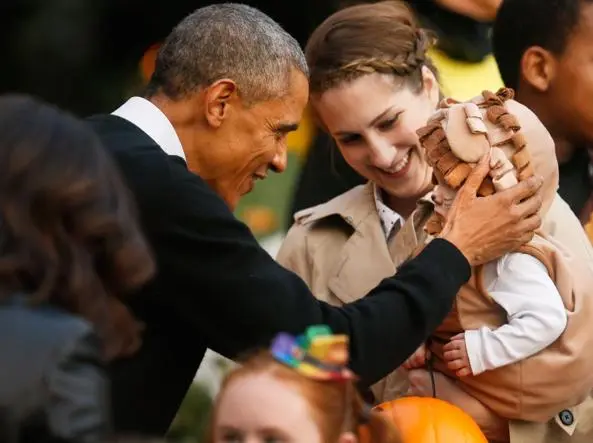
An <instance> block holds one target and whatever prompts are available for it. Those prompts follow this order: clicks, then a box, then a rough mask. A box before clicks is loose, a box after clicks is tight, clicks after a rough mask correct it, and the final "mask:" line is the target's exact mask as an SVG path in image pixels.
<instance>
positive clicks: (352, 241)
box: [277, 183, 593, 443]
mask: <svg viewBox="0 0 593 443" xmlns="http://www.w3.org/2000/svg"><path fill="white" fill-rule="evenodd" d="M422 202H423V204H426V206H427V207H429V205H430V203H429V199H428V196H427V197H425V198H424V199H422ZM414 222H416V223H414ZM417 223H418V224H419V221H418V220H416V221H414V220H408V221H406V223H405V224H404V226H403V227H402V228H401V229H400V230H399V231H398V232H397V233H396V234H395V235H394V236H393V238H391V239H390V242H389V245H388V243H387V242H386V240H385V235H384V233H383V230H382V229H381V223H380V220H379V216H378V214H377V211H376V208H375V202H374V197H373V189H372V185H371V184H370V183H367V184H366V185H361V186H357V187H356V188H353V189H351V190H350V191H348V192H346V193H344V194H342V195H340V196H338V197H336V198H334V199H333V200H330V201H329V202H327V203H324V204H321V205H318V206H315V207H313V208H309V209H305V210H303V211H300V212H299V213H297V214H296V215H295V223H294V225H293V226H292V227H291V228H290V230H289V232H288V234H287V237H286V239H285V241H284V243H283V245H282V247H281V248H280V251H279V252H278V256H277V260H278V261H279V262H280V263H281V264H282V265H283V266H285V267H287V268H288V269H291V270H292V271H294V272H296V273H297V274H298V275H300V276H301V278H303V280H304V281H305V282H306V283H307V284H308V285H309V287H310V288H311V291H312V292H313V294H314V295H315V296H316V297H317V298H318V299H320V300H323V301H326V302H328V303H330V304H333V305H336V306H340V305H343V304H345V303H351V302H353V301H356V300H358V299H360V298H362V297H364V296H365V295H366V294H367V293H368V292H369V291H370V290H371V289H372V288H374V287H375V286H376V285H377V284H378V283H379V282H380V281H381V280H382V279H383V278H386V277H389V276H392V275H393V274H394V273H395V271H396V269H397V267H398V266H400V265H401V264H402V263H403V262H404V261H405V260H406V259H407V258H408V257H409V255H410V254H411V253H412V252H413V251H414V250H415V249H416V247H417V246H418V245H420V244H421V243H422V242H423V240H424V239H423V238H419V237H421V236H422V233H420V234H418V235H417V232H418V231H417V230H416V229H415V225H416V224H417ZM543 231H544V232H545V233H546V234H548V235H550V236H552V237H553V238H554V239H555V240H556V241H558V242H560V243H561V244H563V245H564V247H565V248H567V249H569V250H570V251H571V252H572V253H573V254H574V255H576V256H578V257H581V258H582V260H583V261H585V262H587V263H588V264H589V266H591V268H592V269H593V249H592V248H591V245H590V243H589V240H588V238H587V236H586V234H585V232H584V230H583V229H582V227H581V225H580V223H579V221H578V219H577V218H576V217H575V216H574V214H573V213H572V211H571V210H570V208H569V207H568V205H567V204H566V203H565V202H564V201H563V200H562V199H561V198H560V197H559V196H557V197H556V199H555V200H554V202H553V204H552V206H551V208H550V209H549V210H548V213H547V216H546V218H545V220H544V224H543ZM399 245H402V249H399V250H398V246H399ZM407 387H408V386H407V379H406V376H405V373H404V372H403V370H396V371H394V372H393V373H392V374H390V375H389V376H387V377H386V378H385V379H383V380H381V381H380V382H379V383H377V384H376V385H375V386H373V392H374V394H375V396H376V398H377V400H378V401H387V400H390V399H393V398H396V397H399V396H401V395H403V394H404V393H405V392H406V390H407ZM510 434H511V441H512V443H562V442H568V441H570V442H572V443H591V442H593V398H591V399H589V400H587V401H585V402H584V403H583V404H581V405H579V406H577V407H575V408H571V409H570V410H566V411H562V412H561V413H559V414H558V415H557V416H556V418H555V419H553V420H551V421H550V422H548V423H547V424H537V423H528V422H520V421H513V422H511V425H510Z"/></svg>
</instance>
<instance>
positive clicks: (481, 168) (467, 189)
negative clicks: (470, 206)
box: [459, 152, 490, 198]
mask: <svg viewBox="0 0 593 443" xmlns="http://www.w3.org/2000/svg"><path fill="white" fill-rule="evenodd" d="M489 172H490V152H488V153H487V154H486V155H484V156H483V157H482V158H481V159H480V161H479V162H478V164H477V165H476V167H475V168H474V169H473V170H472V172H471V173H470V174H469V176H468V177H467V180H465V183H464V184H463V186H462V187H461V189H460V190H459V194H461V195H463V196H467V197H472V198H473V197H475V196H476V194H477V192H478V188H479V187H480V186H481V185H482V182H483V181H484V179H485V178H486V177H487V176H488V173H489Z"/></svg>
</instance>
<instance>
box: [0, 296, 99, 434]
mask: <svg viewBox="0 0 593 443" xmlns="http://www.w3.org/2000/svg"><path fill="white" fill-rule="evenodd" d="M108 395H109V388H108V379H107V374H106V372H105V368H104V367H103V364H102V362H101V352H100V343H99V341H98V338H97V336H96V335H95V333H94V331H93V328H92V326H91V325H90V324H89V323H88V322H86V321H85V320H82V319H80V318H78V317H75V316H72V315H70V314H68V313H66V312H63V311H61V310H58V309H55V308H52V307H51V306H41V307H36V308H30V307H28V306H26V305H25V304H24V301H23V300H20V299H10V300H3V301H0V442H2V443H20V442H23V443H26V442H35V443H57V442H60V443H91V442H101V443H103V442H104V441H105V439H106V438H107V436H108V432H109V429H110V426H109V425H110V423H109V422H110V419H109V404H108Z"/></svg>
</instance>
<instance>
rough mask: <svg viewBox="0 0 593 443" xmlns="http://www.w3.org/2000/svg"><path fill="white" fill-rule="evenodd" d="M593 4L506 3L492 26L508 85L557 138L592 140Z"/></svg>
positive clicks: (581, 0)
mask: <svg viewBox="0 0 593 443" xmlns="http://www.w3.org/2000/svg"><path fill="white" fill-rule="evenodd" d="M591 41H593V0H553V1H552V0H504V1H503V3H502V5H501V7H500V8H499V10H498V13H497V16H496V20H495V23H494V26H493V46H494V55H495V57H496V61H497V63H498V66H499V69H500V73H501V76H502V78H503V80H504V83H505V85H506V86H508V87H511V88H513V89H516V90H517V94H518V99H519V101H521V102H522V103H525V104H527V105H528V106H530V107H532V108H533V109H534V110H535V111H536V112H537V114H538V116H539V117H540V118H541V119H543V120H544V123H545V124H546V126H547V127H548V129H549V130H550V131H551V132H552V134H553V135H554V137H557V136H560V137H562V138H563V139H566V140H567V141H569V142H571V143H574V142H581V141H588V142H591V141H593V102H592V101H591V100H589V99H588V98H589V97H591V96H592V95H593V75H591V73H592V69H593V45H591Z"/></svg>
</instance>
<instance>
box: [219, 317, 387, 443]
mask: <svg viewBox="0 0 593 443" xmlns="http://www.w3.org/2000/svg"><path fill="white" fill-rule="evenodd" d="M315 331H317V332H315ZM344 338H345V337H344V336H333V335H327V334H326V333H324V332H323V331H321V332H320V331H319V330H318V329H315V328H310V329H309V330H308V332H307V334H305V335H304V336H303V337H299V338H297V339H296V340H295V339H294V338H292V337H290V336H287V335H283V334H281V335H279V336H278V338H277V339H276V341H275V343H274V345H273V347H272V351H271V352H263V353H260V354H257V355H255V356H253V357H251V358H249V359H248V360H247V361H246V362H245V363H244V364H243V365H242V366H241V367H239V368H237V369H235V370H234V371H233V372H232V373H231V374H230V375H229V376H228V377H227V378H226V380H225V381H224V383H223V385H222V389H221V391H220V393H219V395H218V397H217V399H216V403H215V406H214V412H213V417H212V424H211V430H210V438H209V443H223V442H229V441H252V442H268V441H277V442H288V441H291V442H295V443H298V442H302V443H338V442H339V443H355V442H359V441H361V438H364V437H365V436H366V437H367V439H366V440H364V441H366V442H368V443H396V442H399V439H398V437H397V434H396V432H395V429H394V428H393V427H392V426H391V425H390V424H389V423H387V422H386V421H385V419H384V418H383V417H382V416H381V415H380V414H379V413H377V412H371V410H370V408H369V407H368V406H367V405H365V404H364V402H363V401H362V399H361V397H360V395H359V394H358V392H357V391H356V388H355V385H354V380H353V376H352V374H351V373H350V372H349V371H348V370H347V369H345V366H344V364H345V360H343V359H344V357H345V358H346V359H347V357H348V352H347V349H346V346H347V341H346V340H345V339H344ZM305 342H307V343H305ZM313 342H317V343H313ZM361 434H362V435H361ZM368 437H370V440H369V439H368Z"/></svg>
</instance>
